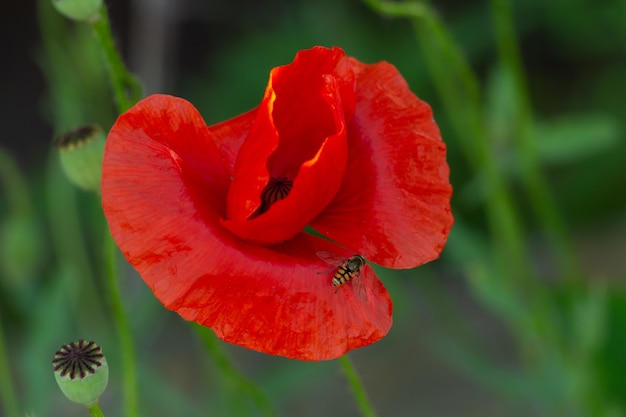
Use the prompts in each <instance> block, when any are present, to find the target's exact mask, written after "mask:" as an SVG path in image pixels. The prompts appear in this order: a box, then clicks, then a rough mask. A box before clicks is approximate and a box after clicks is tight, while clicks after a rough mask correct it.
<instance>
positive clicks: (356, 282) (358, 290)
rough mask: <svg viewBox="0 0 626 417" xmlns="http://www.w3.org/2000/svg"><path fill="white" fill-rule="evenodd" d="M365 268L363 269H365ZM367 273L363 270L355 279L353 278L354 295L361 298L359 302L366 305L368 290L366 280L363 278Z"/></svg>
mask: <svg viewBox="0 0 626 417" xmlns="http://www.w3.org/2000/svg"><path fill="white" fill-rule="evenodd" d="M365 267H366V266H364V267H363V268H365ZM364 272H365V271H363V269H361V270H360V271H359V272H357V273H356V275H355V276H354V278H352V288H353V289H354V293H355V294H356V296H357V297H358V298H359V300H361V301H363V302H364V303H366V302H367V289H366V288H365V278H364V277H363V274H364Z"/></svg>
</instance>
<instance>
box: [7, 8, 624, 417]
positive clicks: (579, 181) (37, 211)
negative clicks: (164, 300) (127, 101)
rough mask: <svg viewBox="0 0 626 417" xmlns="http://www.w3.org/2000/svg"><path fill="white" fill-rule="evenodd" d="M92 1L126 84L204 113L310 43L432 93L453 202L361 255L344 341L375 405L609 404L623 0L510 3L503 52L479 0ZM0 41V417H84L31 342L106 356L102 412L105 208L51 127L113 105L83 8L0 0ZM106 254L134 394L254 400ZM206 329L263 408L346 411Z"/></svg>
mask: <svg viewBox="0 0 626 417" xmlns="http://www.w3.org/2000/svg"><path fill="white" fill-rule="evenodd" d="M107 4H108V6H109V12H110V14H111V20H112V26H113V31H114V32H115V35H116V38H117V40H118V44H119V46H120V48H121V49H122V51H123V54H124V57H125V59H126V62H127V63H128V65H129V67H130V68H131V70H132V71H133V72H135V73H136V74H137V75H138V77H139V78H140V79H141V81H142V83H143V84H144V88H145V93H146V94H150V93H156V92H159V93H170V94H174V95H178V96H182V97H184V98H186V99H188V100H190V101H191V102H193V103H194V104H195V105H196V106H197V107H198V108H199V110H200V111H201V113H202V114H203V115H204V117H205V120H206V121H207V123H209V124H210V123H214V122H218V121H222V120H224V119H226V118H229V117H232V116H234V115H237V114H239V113H241V112H243V111H246V110H248V109H250V108H252V107H254V106H255V105H257V104H258V102H259V100H260V98H261V97H262V94H263V91H264V88H265V83H266V81H267V76H268V73H269V70H270V69H271V68H272V67H274V66H277V65H282V64H286V63H288V62H290V61H291V60H292V59H293V56H294V55H295V53H296V51H298V50H299V49H306V48H309V47H311V46H313V45H325V46H332V45H338V46H341V47H342V48H344V50H345V51H346V52H347V53H348V55H351V56H354V57H356V58H358V59H359V60H361V61H364V62H377V61H380V60H385V61H388V62H391V63H392V64H394V65H395V66H396V67H398V69H399V70H400V72H401V73H402V74H403V75H404V76H405V78H406V79H407V81H408V82H409V84H410V86H411V88H412V90H413V91H414V92H415V93H416V94H417V95H418V96H419V97H421V98H422V99H424V100H426V101H428V102H429V103H430V104H431V105H432V107H433V109H434V114H435V118H436V120H437V122H438V123H439V126H440V128H441V131H442V135H443V138H444V140H445V142H446V144H447V146H448V162H449V165H450V168H451V182H452V184H453V187H454V196H453V212H454V214H455V218H456V223H455V226H454V228H453V230H452V234H451V236H450V240H449V244H448V246H447V247H446V249H445V250H444V253H443V255H442V258H441V259H440V260H437V261H435V262H433V263H432V264H430V265H427V266H423V267H420V268H418V269H415V270H411V271H390V270H383V269H378V272H379V276H380V278H381V280H382V281H383V282H384V284H385V286H387V288H388V289H389V291H390V293H391V295H392V298H393V300H394V304H395V314H394V326H393V328H392V330H391V332H390V333H389V335H388V336H387V337H386V338H384V339H383V340H382V341H380V342H378V343H377V344H375V345H372V346H370V347H366V348H363V349H360V350H357V351H354V352H352V353H351V354H350V355H351V357H352V358H353V360H354V362H355V365H356V367H357V369H358V371H359V372H360V374H361V376H362V379H363V382H364V384H365V387H366V389H367V391H368V393H369V395H370V398H371V400H372V402H373V404H374V406H375V408H376V409H377V411H378V412H379V415H381V416H404V415H427V416H481V417H490V416H503V415H506V416H511V417H514V416H528V415H532V416H535V415H536V416H594V417H595V416H611V417H612V416H616V417H617V416H623V415H626V355H625V353H624V352H626V296H625V292H624V277H625V276H626V257H625V256H624V255H626V210H625V209H626V192H625V187H624V183H625V181H626V135H625V131H624V120H626V105H624V97H626V25H625V24H624V22H626V1H624V0H606V1H604V2H592V1H591V0H568V1H565V0H554V1H551V2H544V1H541V0H528V1H512V2H511V8H512V11H511V14H512V16H513V19H514V23H515V27H514V30H515V31H516V34H517V40H518V44H517V45H518V46H519V51H520V55H521V59H522V63H523V65H522V67H523V72H520V71H519V69H520V67H517V66H516V56H517V55H516V53H515V50H514V48H513V49H512V48H511V44H507V43H506V39H507V38H506V36H507V33H508V32H507V28H508V29H511V26H510V24H509V23H510V22H507V21H506V18H503V17H502V15H498V10H500V11H501V9H499V7H500V6H501V5H502V4H503V2H500V1H497V0H494V1H492V2H488V1H486V0H485V1H477V0H472V1H458V0H457V1H451V0H446V1H438V2H432V4H431V7H432V10H434V12H435V14H433V15H429V16H430V17H426V18H423V19H417V20H416V21H414V22H413V24H412V23H411V22H410V21H409V20H407V19H401V18H396V19H394V18H391V17H383V16H381V15H379V14H377V13H376V12H375V11H373V10H372V9H370V8H368V7H367V5H366V4H365V3H363V2H359V1H356V0H344V1H334V0H333V1H331V0H318V1H311V0H291V1H288V0H267V1H254V0H247V1H232V2H220V1H208V0H204V1H203V0H158V1H148V0H132V1H128V2H126V1H121V0H116V1H108V2H107ZM429 10H430V9H429ZM498 16H499V17H498ZM439 23H443V26H441V25H438V24H439ZM507 45H508V46H507ZM0 48H1V49H0V51H1V52H2V56H3V62H4V64H3V65H2V66H0V74H1V76H0V83H1V90H0V91H1V94H2V100H1V101H0V106H1V107H0V118H1V121H2V126H3V127H4V129H3V133H2V135H1V144H0V193H1V194H0V325H1V330H2V335H3V340H0V342H3V343H0V345H2V346H4V348H5V349H6V352H5V354H6V357H7V359H8V360H7V362H6V363H0V366H2V367H1V368H0V374H1V375H0V388H1V391H2V393H4V394H3V396H2V397H0V405H1V407H0V415H2V416H3V415H4V414H3V413H11V412H13V411H14V410H16V409H17V410H19V413H20V414H19V415H23V414H24V413H25V412H28V413H31V414H32V415H37V416H38V415H65V416H82V415H86V411H85V410H84V409H82V408H81V407H80V406H76V405H73V404H70V403H68V401H67V400H65V398H63V397H62V395H61V393H60V391H59V390H58V389H57V387H56V385H55V381H54V378H53V374H52V366H51V363H50V361H51V359H52V357H53V354H54V352H55V351H56V350H57V349H58V348H59V347H60V346H61V345H62V344H64V343H67V342H70V341H73V340H77V339H79V338H84V339H93V340H95V341H96V342H97V343H98V344H99V345H100V346H102V347H103V349H104V352H105V354H106V355H107V357H108V361H109V366H110V373H111V380H110V385H109V388H108V389H107V391H106V393H105V394H104V396H103V398H102V400H101V405H102V408H103V410H104V411H105V414H106V415H107V416H113V417H115V416H122V415H123V412H122V405H121V401H122V395H121V391H122V388H121V374H122V370H121V369H120V367H121V364H120V349H119V340H117V336H116V332H115V330H114V326H113V324H112V320H111V312H110V300H109V299H108V297H107V295H106V291H105V290H104V288H105V284H104V283H103V281H104V274H105V269H106V267H105V266H104V260H103V258H104V252H105V250H104V248H103V246H104V244H103V241H104V238H105V236H106V233H107V231H106V226H105V224H104V219H103V216H102V213H101V208H100V206H99V200H98V197H97V196H95V195H93V194H90V193H87V192H84V191H80V190H77V189H75V188H73V187H72V186H71V185H70V184H69V183H68V181H67V180H66V179H65V177H64V176H63V174H62V173H61V171H60V169H59V163H58V155H57V152H56V151H55V150H53V149H52V148H51V141H52V138H53V137H55V136H56V135H59V134H61V133H63V132H64V131H66V130H68V129H71V128H74V127H76V126H78V125H81V124H84V123H91V122H97V123H99V124H101V125H102V126H103V127H104V128H105V129H108V128H109V127H110V125H111V124H112V123H113V121H114V120H115V117H116V113H115V107H114V105H113V101H112V95H111V92H110V88H109V84H108V79H107V77H106V71H105V67H104V62H103V60H102V57H101V55H100V51H99V49H98V47H97V44H96V42H95V40H94V38H93V36H92V34H91V31H90V29H89V27H87V26H86V25H83V24H77V23H72V22H69V21H68V20H66V19H64V18H63V17H61V16H60V15H58V14H57V13H56V12H55V11H54V10H52V8H51V7H50V5H49V4H48V2H47V1H44V0H38V1H37V2H9V3H7V4H5V5H3V7H2V11H0ZM455 48H458V49H455ZM457 52H460V53H461V54H462V55H460V57H464V58H465V59H466V60H467V62H468V63H469V67H467V68H466V67H464V66H463V62H465V61H462V62H461V63H459V61H458V58H459V56H457V55H456V53H457ZM468 69H471V73H469V75H468V73H467V71H466V70H468ZM123 271H124V277H123V279H122V280H121V286H122V296H123V303H124V308H125V310H126V311H127V313H128V314H129V319H130V325H131V328H132V330H133V334H134V336H135V343H136V351H137V356H138V363H137V365H138V367H139V370H138V375H139V387H140V392H139V395H140V408H141V411H142V415H151V416H179V415H187V416H207V415H214V416H239V415H241V416H247V415H265V414H263V412H260V411H258V410H257V408H256V407H255V405H254V403H253V401H250V400H249V399H248V396H247V394H246V393H245V392H241V390H240V387H237V386H236V385H234V384H232V382H230V383H229V381H228V380H225V379H224V377H223V375H221V374H220V370H219V366H218V365H216V360H215V357H212V356H211V355H209V354H207V352H206V350H205V349H204V347H203V342H202V341H201V340H200V338H199V337H198V334H197V333H196V332H195V331H194V330H193V328H192V326H189V325H187V324H186V323H184V322H183V321H182V320H181V319H179V318H178V316H177V315H176V314H175V313H172V312H169V311H166V310H165V309H163V308H162V307H161V306H160V304H159V303H158V302H157V301H155V300H154V297H153V296H152V294H151V293H150V292H149V290H148V289H147V288H146V286H145V285H144V284H143V282H142V281H141V279H140V278H139V277H138V276H136V274H135V273H134V272H133V271H132V269H131V268H129V267H124V268H123ZM221 348H222V349H224V350H225V352H226V354H227V355H229V356H230V357H231V358H232V360H233V363H234V366H235V367H236V368H237V369H239V370H240V371H241V372H242V373H243V374H244V375H246V376H247V377H249V378H250V379H251V380H252V381H254V382H255V383H256V384H257V385H258V387H259V388H260V390H261V391H262V392H263V393H264V394H265V395H267V397H268V399H269V401H270V403H271V404H272V405H273V407H274V408H275V409H276V410H278V414H279V415H281V416H293V415H298V416H302V417H306V416H320V415H326V416H357V415H360V414H359V412H358V409H357V406H356V403H355V401H354V399H353V396H352V394H351V391H350V388H349V386H348V384H347V382H346V381H345V378H344V377H343V375H342V374H341V370H340V367H339V365H338V364H337V363H335V362H324V363H303V362H298V361H291V360H287V359H283V358H276V357H269V356H266V355H262V354H258V353H256V352H251V351H248V350H245V349H241V348H238V347H236V346H230V345H226V344H221ZM0 353H2V352H0ZM11 387H12V388H11ZM11 389H13V390H14V391H15V392H14V393H11ZM7 393H8V394H7ZM9 397H10V398H9ZM12 399H13V400H12ZM7 417H8V416H7Z"/></svg>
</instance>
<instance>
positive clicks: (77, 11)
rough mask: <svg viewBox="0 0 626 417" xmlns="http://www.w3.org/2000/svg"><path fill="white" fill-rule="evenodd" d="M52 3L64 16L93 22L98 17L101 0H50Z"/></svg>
mask: <svg viewBox="0 0 626 417" xmlns="http://www.w3.org/2000/svg"><path fill="white" fill-rule="evenodd" d="M52 5H53V6H54V8H55V9H57V11H58V12H59V13H61V14H62V15H63V16H65V17H69V18H70V19H74V20H79V21H83V22H93V21H95V20H97V19H98V16H99V14H98V13H99V10H100V7H101V6H102V0H52Z"/></svg>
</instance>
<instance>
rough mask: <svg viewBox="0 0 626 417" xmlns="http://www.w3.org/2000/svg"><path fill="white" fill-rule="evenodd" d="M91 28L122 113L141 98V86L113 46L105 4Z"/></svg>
mask: <svg viewBox="0 0 626 417" xmlns="http://www.w3.org/2000/svg"><path fill="white" fill-rule="evenodd" d="M92 28H93V32H94V34H95V36H96V39H98V42H99V44H100V48H101V49H102V52H103V53H104V59H105V60H106V63H107V68H108V70H109V77H110V78H111V85H112V87H113V93H114V95H115V101H116V104H117V109H118V112H119V113H120V114H121V113H124V112H125V111H126V110H128V109H129V108H131V107H132V106H133V105H134V104H135V103H136V102H137V101H139V99H140V98H141V86H140V85H139V82H138V81H137V79H136V78H135V77H134V76H133V75H132V74H131V73H130V72H129V71H128V70H127V69H126V66H125V65H124V61H122V58H121V57H120V54H119V52H118V50H117V48H116V47H115V42H114V40H113V35H112V33H111V25H110V23H109V14H108V12H107V9H106V5H102V7H101V8H100V17H99V18H98V19H97V20H96V21H95V22H94V23H93V25H92Z"/></svg>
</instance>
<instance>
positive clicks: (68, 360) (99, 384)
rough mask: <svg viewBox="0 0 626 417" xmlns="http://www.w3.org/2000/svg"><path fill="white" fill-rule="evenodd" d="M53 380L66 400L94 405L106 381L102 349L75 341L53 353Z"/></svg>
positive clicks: (105, 366) (105, 364)
mask: <svg viewBox="0 0 626 417" xmlns="http://www.w3.org/2000/svg"><path fill="white" fill-rule="evenodd" d="M52 364H53V365H54V377H55V379H56V381H57V384H59V388H61V391H63V394H65V396H66V397H67V398H69V400H70V401H73V402H75V403H78V404H83V405H84V406H86V407H87V408H90V407H92V406H94V405H95V404H97V402H98V399H99V398H100V395H102V393H103V392H104V390H105V388H106V387H107V382H108V381H109V365H108V364H107V361H106V358H105V357H104V355H103V354H102V348H101V347H99V346H98V345H96V344H95V343H94V342H85V341H84V340H82V339H81V340H79V341H78V342H72V343H69V344H67V345H63V346H61V349H59V350H58V351H57V352H56V353H55V354H54V359H53V360H52Z"/></svg>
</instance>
